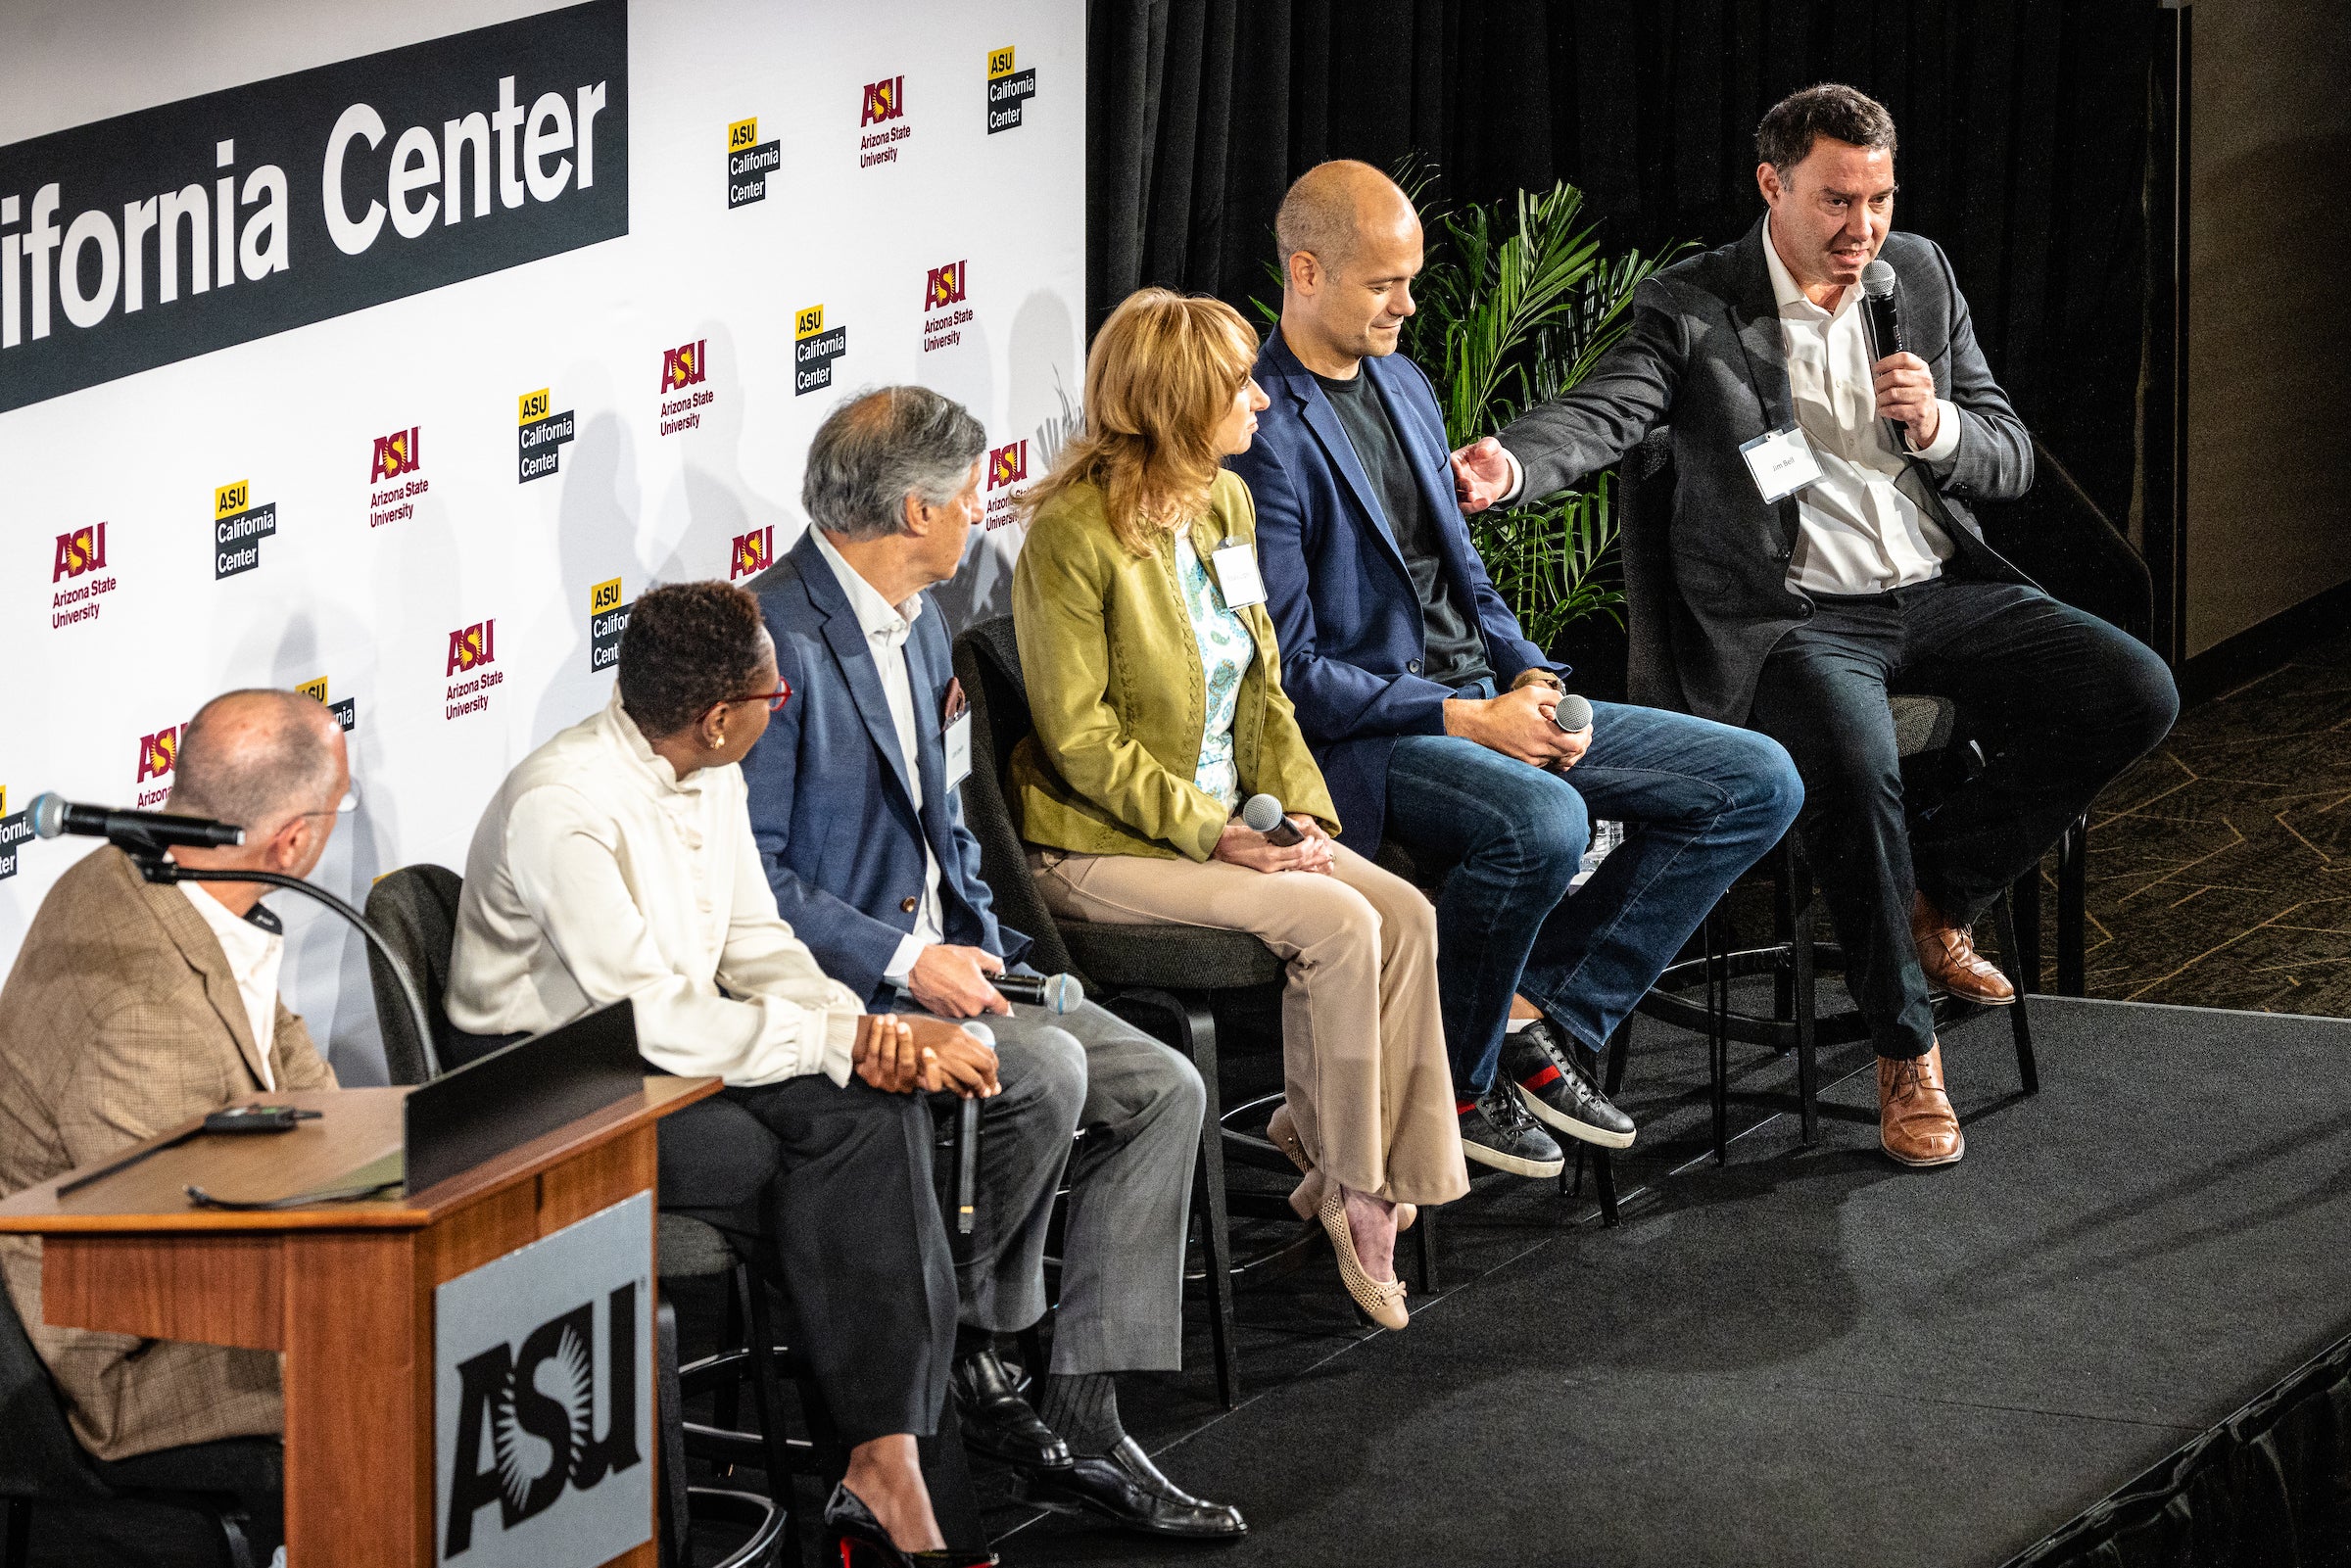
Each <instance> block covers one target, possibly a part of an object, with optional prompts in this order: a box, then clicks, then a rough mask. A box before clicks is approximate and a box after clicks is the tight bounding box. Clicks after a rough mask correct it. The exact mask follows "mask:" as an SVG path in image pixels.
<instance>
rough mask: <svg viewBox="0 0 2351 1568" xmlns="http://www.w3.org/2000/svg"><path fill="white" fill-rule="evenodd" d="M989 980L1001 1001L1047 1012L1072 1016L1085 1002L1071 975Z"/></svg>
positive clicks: (1082, 988)
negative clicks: (1025, 1005)
mask: <svg viewBox="0 0 2351 1568" xmlns="http://www.w3.org/2000/svg"><path fill="white" fill-rule="evenodd" d="M993 980H994V983H995V987H996V990H997V991H998V992H999V993H1000V994H1001V995H1002V996H1003V998H1004V1000H1005V1001H1007V1002H1026V1003H1028V1004H1029V1005H1030V1006H1031V1007H1041V1008H1043V1009H1044V1010H1045V1011H1046V1012H1048V1013H1075V1012H1077V1011H1078V1009H1079V1007H1080V1005H1082V1004H1083V1003H1084V1001H1085V987H1084V986H1082V985H1080V984H1079V983H1078V976H1077V975H1075V974H998V975H995V976H993ZM966 1027H969V1025H968V1024H967V1025H966Z"/></svg>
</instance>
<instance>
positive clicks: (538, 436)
mask: <svg viewBox="0 0 2351 1568" xmlns="http://www.w3.org/2000/svg"><path fill="white" fill-rule="evenodd" d="M554 403H555V400H554V394H553V392H552V389H550V388H547V387H541V388H540V389H539V390H538V391H537V392H526V393H524V394H523V395H522V396H521V397H520V398H518V399H516V400H515V404H516V418H515V432H514V441H515V473H514V482H515V483H516V484H518V485H527V484H529V483H530V482H531V481H532V480H534V479H545V478H546V477H547V476H548V475H550V474H552V473H555V472H557V471H559V470H560V469H561V468H562V466H563V444H564V443H565V442H567V441H569V440H570V439H571V438H572V426H573V420H572V417H571V410H570V409H568V408H566V409H564V410H563V411H562V412H561V413H556V412H555V411H554Z"/></svg>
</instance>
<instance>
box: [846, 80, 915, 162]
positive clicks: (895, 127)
mask: <svg viewBox="0 0 2351 1568" xmlns="http://www.w3.org/2000/svg"><path fill="white" fill-rule="evenodd" d="M876 125H880V126H881V127H882V129H880V130H875V129H873V128H872V127H873V126H876ZM913 134H914V125H913V123H912V122H911V121H910V120H908V119H907V118H906V78H905V77H904V76H885V77H883V78H882V79H881V80H880V81H869V82H867V83H866V84H865V106H864V107H863V108H862V109H860V110H859V111H858V112H857V166H858V167H859V168H871V167H873V166H875V165H876V164H894V163H896V162H897V161H898V143H900V142H902V141H904V140H905V139H906V138H907V137H909V136H911V135H913Z"/></svg>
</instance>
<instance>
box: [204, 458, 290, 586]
mask: <svg viewBox="0 0 2351 1568" xmlns="http://www.w3.org/2000/svg"><path fill="white" fill-rule="evenodd" d="M252 501H253V484H252V482H251V481H250V480H244V479H239V480H235V481H233V482H231V483H229V484H225V485H219V486H216V487H215V488H214V490H213V546H214V547H213V581H215V582H218V581H219V580H220V579H221V578H223V577H235V576H238V575H239V574H241V573H245V572H250V571H252V570H254V569H255V568H256V567H258V566H260V565H261V564H262V541H263V540H264V539H267V538H268V537H269V536H270V535H272V534H274V533H276V532H277V504H276V503H275V502H274V501H272V502H269V503H267V504H264V505H259V506H257V505H254V504H252Z"/></svg>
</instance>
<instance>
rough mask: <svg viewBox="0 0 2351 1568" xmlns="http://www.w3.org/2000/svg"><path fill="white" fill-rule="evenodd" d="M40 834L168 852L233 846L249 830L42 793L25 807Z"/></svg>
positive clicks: (26, 814) (203, 818)
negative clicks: (181, 846)
mask: <svg viewBox="0 0 2351 1568" xmlns="http://www.w3.org/2000/svg"><path fill="white" fill-rule="evenodd" d="M24 815H25V816H26V818H27V819H29V820H30V822H31V824H32V831H33V833H34V834H35V836H37V837H41V838H55V837H58V836H59V835H60V834H64V833H72V834H75V835H76V836H79V837H84V838H104V839H107V840H109V841H110V842H113V843H116V844H119V845H120V846H121V847H122V848H123V849H124V850H126V851H132V850H136V849H155V850H164V849H168V848H170V847H172V846H173V845H175V844H184V845H186V846H188V847H189V848H191V849H228V848H233V847H235V846H236V845H238V844H241V843H243V842H244V841H245V830H244V829H242V828H239V827H238V826H236V824H234V823H227V822H214V821H212V820H211V819H209V818H205V817H182V816H180V815H178V814H177V813H175V812H168V811H119V810H117V809H116V808H114V807H112V806H81V805H75V804H74V803H73V802H72V801H71V800H68V799H66V798H65V796H63V795H59V794H38V795H35V796H33V797H32V804H31V805H29V806H27V807H26V808H25V810H24Z"/></svg>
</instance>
